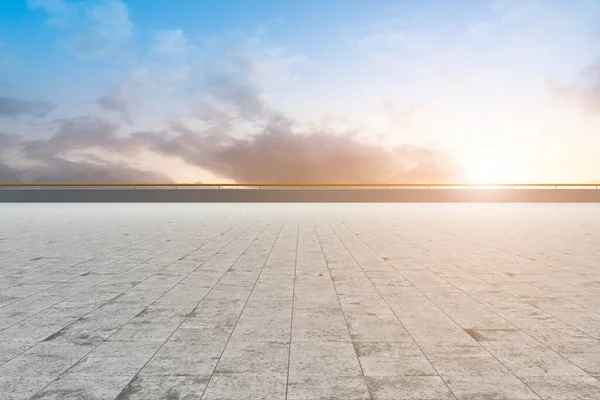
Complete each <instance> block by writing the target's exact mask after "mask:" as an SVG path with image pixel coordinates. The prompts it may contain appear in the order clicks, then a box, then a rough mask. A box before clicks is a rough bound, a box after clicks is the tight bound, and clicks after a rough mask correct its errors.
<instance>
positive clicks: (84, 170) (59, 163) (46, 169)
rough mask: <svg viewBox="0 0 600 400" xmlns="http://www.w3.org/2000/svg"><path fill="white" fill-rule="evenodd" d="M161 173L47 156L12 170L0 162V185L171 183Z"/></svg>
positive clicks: (111, 163) (120, 165)
mask: <svg viewBox="0 0 600 400" xmlns="http://www.w3.org/2000/svg"><path fill="white" fill-rule="evenodd" d="M171 182H172V180H171V179H169V178H168V177H167V176H165V175H164V174H161V173H159V172H154V171H144V170H140V169H136V168H133V167H132V166H130V165H128V164H126V163H124V162H107V161H103V162H97V161H96V162H88V161H70V160H66V159H63V158H60V157H49V158H47V159H45V160H44V161H43V162H42V163H41V164H40V165H33V166H31V165H29V166H21V167H14V166H10V165H9V164H6V163H4V162H3V161H2V160H0V183H171Z"/></svg>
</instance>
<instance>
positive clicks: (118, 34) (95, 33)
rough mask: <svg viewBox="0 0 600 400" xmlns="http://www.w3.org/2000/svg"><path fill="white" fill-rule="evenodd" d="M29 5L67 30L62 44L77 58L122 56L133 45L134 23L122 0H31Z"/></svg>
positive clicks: (94, 58) (51, 22)
mask: <svg viewBox="0 0 600 400" xmlns="http://www.w3.org/2000/svg"><path fill="white" fill-rule="evenodd" d="M28 4H29V6H30V7H31V8H32V9H40V10H42V11H44V12H45V13H47V14H48V16H49V20H48V22H49V23H50V24H52V25H57V26H59V27H61V28H62V29H64V30H65V31H66V32H67V35H66V36H65V37H63V38H62V39H61V40H60V43H61V44H62V45H63V46H64V47H65V48H66V49H67V50H68V51H70V52H71V53H73V54H74V55H76V56H77V57H80V58H83V59H88V60H100V59H104V58H108V57H112V56H119V55H122V54H123V52H125V51H127V50H128V49H129V46H130V45H131V40H132V35H133V24H132V22H131V20H130V18H129V11H128V8H127V6H126V4H125V3H123V1H121V0H98V1H94V2H83V3H70V2H66V1H63V0H29V2H28Z"/></svg>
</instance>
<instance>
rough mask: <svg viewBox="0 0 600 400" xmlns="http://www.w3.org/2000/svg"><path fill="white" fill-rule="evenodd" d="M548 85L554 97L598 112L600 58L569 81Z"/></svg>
mask: <svg viewBox="0 0 600 400" xmlns="http://www.w3.org/2000/svg"><path fill="white" fill-rule="evenodd" d="M549 86H550V91H551V93H553V94H554V95H555V96H556V97H558V98H561V99H563V100H565V101H568V102H573V103H575V104H578V105H579V106H581V107H582V108H583V110H584V111H586V112H588V113H591V114H600V58H598V59H596V60H595V61H594V62H593V63H591V64H590V65H588V66H587V67H585V68H584V69H583V70H581V71H580V72H579V74H577V76H576V77H575V79H574V80H573V81H572V82H571V83H569V84H566V85H565V84H556V83H552V84H550V85H549Z"/></svg>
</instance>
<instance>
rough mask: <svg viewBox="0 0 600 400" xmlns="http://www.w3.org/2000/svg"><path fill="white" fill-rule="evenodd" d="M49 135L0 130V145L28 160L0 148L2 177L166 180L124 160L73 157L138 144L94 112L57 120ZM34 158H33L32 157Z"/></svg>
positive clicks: (124, 150) (54, 180) (129, 148)
mask: <svg viewBox="0 0 600 400" xmlns="http://www.w3.org/2000/svg"><path fill="white" fill-rule="evenodd" d="M54 128H55V130H56V132H55V133H54V135H53V136H51V137H50V138H47V139H34V140H31V139H27V138H25V137H23V136H20V135H14V134H13V135H9V134H2V133H0V147H2V149H4V150H11V151H12V152H16V153H17V154H19V155H20V158H23V159H25V160H27V161H28V162H27V163H23V162H15V160H14V159H13V160H12V161H10V160H9V159H8V158H9V157H8V155H4V154H2V153H0V183H138V182H139V183H169V182H171V181H172V180H171V179H170V178H169V177H168V176H167V175H165V174H163V173H162V172H157V171H147V170H142V169H138V168H135V167H133V166H131V165H130V164H128V163H126V162H122V161H120V162H114V161H108V160H105V159H103V158H100V157H97V156H94V155H92V154H86V155H85V160H83V161H79V160H78V161H73V160H72V159H69V153H71V152H72V151H75V150H87V149H100V150H103V151H105V152H107V151H108V152H116V153H120V154H129V155H131V154H134V153H135V152H136V151H137V150H139V149H140V147H139V146H137V145H136V144H135V142H134V141H133V140H132V139H129V138H123V137H120V136H119V135H118V130H119V126H118V125H116V124H113V123H110V122H107V121H104V120H101V119H96V118H75V119H72V120H58V121H56V122H55V124H54ZM32 162H33V163H32Z"/></svg>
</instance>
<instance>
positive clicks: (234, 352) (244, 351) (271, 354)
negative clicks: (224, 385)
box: [215, 342, 290, 375]
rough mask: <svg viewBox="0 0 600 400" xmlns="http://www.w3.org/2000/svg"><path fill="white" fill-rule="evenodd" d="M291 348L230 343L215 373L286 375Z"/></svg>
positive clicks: (271, 344) (286, 346)
mask: <svg viewBox="0 0 600 400" xmlns="http://www.w3.org/2000/svg"><path fill="white" fill-rule="evenodd" d="M289 351H290V346H289V344H288V343H277V342H230V343H229V344H228V345H227V347H226V348H225V351H224V352H223V355H222V356H221V359H220V360H219V364H218V365H217V369H216V370H215V373H221V374H244V375H285V374H286V373H287V368H288V356H289Z"/></svg>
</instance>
